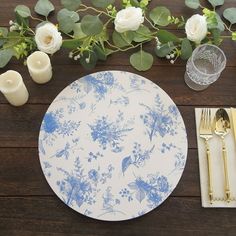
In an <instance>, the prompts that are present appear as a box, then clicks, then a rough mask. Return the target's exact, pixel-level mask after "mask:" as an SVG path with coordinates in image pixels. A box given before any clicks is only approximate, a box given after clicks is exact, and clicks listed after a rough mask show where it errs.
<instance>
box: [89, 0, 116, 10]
mask: <svg viewBox="0 0 236 236" xmlns="http://www.w3.org/2000/svg"><path fill="white" fill-rule="evenodd" d="M91 2H92V4H93V5H94V6H95V7H98V8H107V7H108V6H109V5H111V4H113V3H114V2H115V0H91Z"/></svg>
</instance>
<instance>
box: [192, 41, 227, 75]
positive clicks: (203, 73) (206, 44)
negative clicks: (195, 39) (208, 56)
mask: <svg viewBox="0 0 236 236" xmlns="http://www.w3.org/2000/svg"><path fill="white" fill-rule="evenodd" d="M203 46H210V47H213V48H216V49H217V50H218V51H219V52H220V53H221V54H222V55H223V58H224V66H223V67H222V68H221V70H219V71H218V72H216V73H213V74H208V73H205V72H202V71H200V70H199V69H198V68H197V67H196V66H195V63H194V61H193V58H194V55H195V54H196V53H197V50H199V48H202V47H203ZM190 61H191V63H192V65H193V67H194V69H195V70H197V71H198V72H199V73H200V74H202V75H206V76H216V75H218V74H221V72H222V71H223V70H224V69H225V67H226V62H227V58H226V56H225V53H224V51H223V50H222V49H220V48H219V47H218V46H216V45H212V44H208V43H205V44H202V45H200V46H198V47H197V48H195V49H194V51H193V53H192V56H191V58H190Z"/></svg>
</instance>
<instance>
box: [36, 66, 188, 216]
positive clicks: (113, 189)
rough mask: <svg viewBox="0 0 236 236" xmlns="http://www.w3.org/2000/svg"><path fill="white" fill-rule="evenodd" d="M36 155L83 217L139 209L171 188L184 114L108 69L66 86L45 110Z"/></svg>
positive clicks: (181, 151) (153, 90)
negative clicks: (37, 153) (37, 154)
mask: <svg viewBox="0 0 236 236" xmlns="http://www.w3.org/2000/svg"><path fill="white" fill-rule="evenodd" d="M39 156H40V162H41V166H42V169H43V172H44V175H45V176H46V179H47V181H48V183H49V185H50V186H51V188H52V189H53V191H54V192H55V193H56V195H57V196H58V197H59V198H60V199H61V200H62V201H63V202H64V203H65V204H67V205H68V206H69V207H71V208H72V209H74V210H76V211H77V212H79V213H81V214H84V215H86V216H89V217H92V218H95V219H99V220H108V221H120V220H127V219H132V218H136V217H138V216H141V215H144V214H146V213H148V212H150V211H151V210H153V209H154V208H156V207H157V206H159V205H160V204H161V203H162V202H163V201H164V200H165V199H166V198H167V197H168V196H169V195H170V194H171V192H172V191H173V190H174V188H175V187H176V185H177V183H178V181H179V180H180V177H181V175H182V173H183V170H184V167H185V162H186V158H187V136H186V130H185V126H184V122H183V119H182V117H181V114H180V112H179V110H178V108H177V107H176V105H175V104H174V102H173V101H172V100H171V99H170V98H169V96H168V95H167V94H166V93H165V92H164V91H163V90H162V89H161V88H159V87H158V86H157V85H156V84H154V83H153V82H151V81H149V80H147V79H145V78H143V77H141V76H139V75H136V74H132V73H128V72H122V71H105V72H99V73H95V74H91V75H88V76H85V77H83V78H81V79H79V80H77V81H75V82H74V83H72V84H71V85H69V86H68V87H67V88H65V89H64V90H63V91H62V92H61V93H60V94H59V95H58V96H57V97H56V99H55V100H54V101H53V103H52V104H51V106H50V107H49V109H48V111H47V113H46V114H45V116H44V119H43V122H42V125H41V130H40V135H39Z"/></svg>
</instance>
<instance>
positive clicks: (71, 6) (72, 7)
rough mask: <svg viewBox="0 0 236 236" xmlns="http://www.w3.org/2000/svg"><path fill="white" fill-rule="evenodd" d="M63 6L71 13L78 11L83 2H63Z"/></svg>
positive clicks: (76, 0)
mask: <svg viewBox="0 0 236 236" xmlns="http://www.w3.org/2000/svg"><path fill="white" fill-rule="evenodd" d="M61 4H62V5H63V6H64V8H66V9H67V10H69V11H76V10H77V9H78V8H79V6H80V4H81V0H61Z"/></svg>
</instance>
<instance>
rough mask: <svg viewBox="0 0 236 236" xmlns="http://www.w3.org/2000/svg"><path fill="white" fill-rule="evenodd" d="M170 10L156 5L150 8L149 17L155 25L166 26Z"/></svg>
mask: <svg viewBox="0 0 236 236" xmlns="http://www.w3.org/2000/svg"><path fill="white" fill-rule="evenodd" d="M170 16H171V13H170V10H169V9H168V8H166V7H156V8H154V9H153V10H151V12H150V14H149V17H150V19H151V20H152V21H153V23H154V24H155V25H159V26H167V25H168V24H169V17H170Z"/></svg>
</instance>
